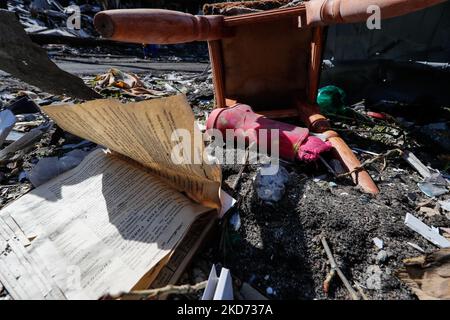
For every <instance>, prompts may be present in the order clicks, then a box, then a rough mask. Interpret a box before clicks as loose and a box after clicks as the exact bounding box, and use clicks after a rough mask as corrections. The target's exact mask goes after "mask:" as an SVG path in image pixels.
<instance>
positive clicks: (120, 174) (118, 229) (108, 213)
mask: <svg viewBox="0 0 450 320" xmlns="http://www.w3.org/2000/svg"><path fill="white" fill-rule="evenodd" d="M210 210H211V209H210V208H207V207H204V206H201V205H199V204H196V203H195V202H193V201H192V200H190V199H189V198H187V197H186V196H184V195H183V194H182V193H180V192H178V191H176V190H175V189H172V188H171V187H169V186H168V185H167V183H165V182H164V181H163V180H161V179H160V178H158V177H156V176H154V175H151V174H148V173H146V172H144V171H142V170H141V169H140V168H139V167H136V166H133V165H131V164H129V163H128V162H126V161H123V160H121V159H119V158H117V157H115V156H113V155H110V154H107V153H105V151H104V150H101V149H97V150H95V151H93V152H92V153H91V154H89V155H88V156H87V157H86V158H85V159H84V160H83V162H82V163H81V164H80V165H79V166H78V167H76V168H74V169H72V170H71V171H68V172H66V173H64V174H62V175H61V176H58V177H56V178H55V179H53V180H51V181H49V182H47V183H46V184H44V185H42V186H39V187H38V188H37V189H35V190H33V191H31V192H29V193H28V194H26V195H24V196H23V197H21V198H20V199H18V200H16V201H15V202H13V203H11V204H10V205H8V206H7V207H5V208H4V209H3V210H2V211H0V216H8V215H9V216H11V217H12V218H13V219H14V220H15V222H16V223H17V225H18V226H19V227H20V228H21V229H22V230H23V232H24V234H25V235H29V234H32V235H37V237H36V239H34V240H33V241H32V242H31V244H30V245H29V246H27V247H26V250H27V252H28V253H29V254H30V255H31V256H32V257H35V258H36V260H39V261H41V262H42V268H45V270H47V271H46V274H47V275H48V274H49V275H50V276H51V278H52V279H54V281H55V283H56V284H57V285H58V287H59V288H60V289H61V291H62V292H63V294H64V295H65V296H66V297H67V298H68V299H97V298H99V297H100V296H102V295H103V294H106V293H117V292H119V291H129V290H130V289H132V288H133V287H134V286H135V285H136V284H137V283H138V282H139V280H140V279H141V278H142V277H143V276H144V275H145V274H147V272H148V271H149V270H151V269H152V268H153V267H155V266H156V265H157V264H158V263H159V262H160V261H161V260H163V259H164V258H165V257H166V256H167V255H169V254H170V253H171V252H172V251H173V249H174V248H175V247H176V246H177V244H178V243H179V242H180V240H181V239H183V237H184V235H185V234H186V232H187V231H188V230H189V228H190V226H191V225H192V223H193V222H194V221H195V220H196V219H197V218H198V217H199V216H200V215H201V214H203V213H206V212H208V211H210Z"/></svg>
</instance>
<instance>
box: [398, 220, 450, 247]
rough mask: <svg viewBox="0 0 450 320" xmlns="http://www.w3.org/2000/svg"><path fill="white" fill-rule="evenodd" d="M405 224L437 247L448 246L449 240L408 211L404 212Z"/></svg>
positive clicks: (449, 245)
mask: <svg viewBox="0 0 450 320" xmlns="http://www.w3.org/2000/svg"><path fill="white" fill-rule="evenodd" d="M405 225H406V226H407V227H409V228H410V229H412V230H414V231H415V232H417V233H419V234H420V235H421V236H422V237H424V238H425V239H427V240H428V241H430V242H432V243H433V244H434V245H436V246H438V247H439V248H450V241H449V240H447V239H445V238H444V237H443V236H441V235H440V234H439V233H437V232H435V231H433V229H432V228H430V227H429V226H427V225H426V224H425V223H423V222H422V221H420V220H419V219H417V218H416V217H414V216H413V215H412V214H410V213H407V214H406V217H405Z"/></svg>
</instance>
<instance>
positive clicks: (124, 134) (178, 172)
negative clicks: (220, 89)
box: [43, 95, 221, 208]
mask: <svg viewBox="0 0 450 320" xmlns="http://www.w3.org/2000/svg"><path fill="white" fill-rule="evenodd" d="M43 110H44V112H45V113H47V114H48V115H49V116H50V117H51V118H52V119H53V120H55V121H56V123H57V124H58V125H59V126H60V127H61V128H63V129H64V130H66V131H69V132H71V133H73V134H75V135H77V136H80V137H83V138H85V139H87V140H90V141H93V142H96V143H97V144H100V145H103V146H106V147H108V148H109V149H111V150H113V151H115V152H117V153H120V154H122V155H124V156H127V157H129V158H131V159H133V160H135V161H137V162H139V163H141V164H142V165H144V166H146V167H148V168H150V169H151V170H152V171H153V172H155V173H157V174H158V175H159V176H161V177H164V178H165V179H167V180H168V181H170V182H171V185H172V186H174V187H176V188H177V189H178V190H180V191H184V192H186V193H187V194H188V195H189V196H190V197H191V198H193V199H195V200H196V201H198V202H200V203H202V204H204V205H207V206H210V207H214V208H219V207H220V200H219V188H220V182H221V171H220V167H219V166H218V165H210V164H206V163H204V162H203V158H202V153H203V149H204V144H203V141H202V140H201V137H202V135H201V132H200V131H199V129H198V128H197V127H196V126H195V118H194V114H193V112H192V109H191V107H190V106H189V103H188V102H187V100H186V97H185V96H184V95H178V96H172V97H168V98H161V99H153V100H146V101H141V102H136V103H126V104H123V103H121V102H120V101H118V100H114V99H102V100H93V101H89V102H86V103H83V104H79V105H51V106H45V107H43ZM176 129H184V130H187V131H188V132H189V133H190V137H191V139H192V140H191V141H192V143H190V144H189V146H190V147H191V150H190V151H191V152H190V153H189V152H185V153H183V154H182V157H183V159H184V160H186V157H188V156H190V160H191V161H180V162H183V163H182V164H177V163H174V162H173V161H172V156H171V154H172V151H173V150H174V148H175V147H176V146H179V145H180V141H181V140H182V139H181V138H179V136H177V135H175V136H173V137H174V139H172V134H173V132H174V131H175V130H176ZM195 138H197V140H196V141H197V143H196V144H194V143H193V142H194V139H195ZM198 142H200V143H198ZM178 159H179V158H178ZM195 163H197V164H195Z"/></svg>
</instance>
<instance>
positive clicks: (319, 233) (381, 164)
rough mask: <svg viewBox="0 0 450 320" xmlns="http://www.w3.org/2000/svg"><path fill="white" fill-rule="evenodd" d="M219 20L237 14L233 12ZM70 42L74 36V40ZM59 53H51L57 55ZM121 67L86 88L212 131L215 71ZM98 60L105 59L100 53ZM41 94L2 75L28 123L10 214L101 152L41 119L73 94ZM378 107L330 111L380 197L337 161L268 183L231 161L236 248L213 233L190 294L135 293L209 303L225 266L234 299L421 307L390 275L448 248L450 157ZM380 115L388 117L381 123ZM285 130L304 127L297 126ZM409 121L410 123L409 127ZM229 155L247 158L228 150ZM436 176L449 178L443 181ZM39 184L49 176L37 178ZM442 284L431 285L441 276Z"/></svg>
mask: <svg viewBox="0 0 450 320" xmlns="http://www.w3.org/2000/svg"><path fill="white" fill-rule="evenodd" d="M280 2H282V1H280ZM288 2H289V1H286V3H288ZM17 8H21V7H20V6H18V7H17ZM23 10H25V9H23ZM47 10H48V9H47ZM51 10H54V11H57V12H59V13H58V14H55V15H54V16H53V18H54V19H62V17H63V11H61V10H59V9H57V10H55V9H51ZM252 10H253V9H252ZM18 11H20V10H19V9H18ZM25 11H26V10H25ZM243 12H244V11H241V12H240V13H243ZM60 13H61V15H60ZM221 13H225V14H232V12H228V11H222V12H221ZM40 14H42V10H41V13H40ZM51 14H53V13H52V12H50V15H51ZM26 16H27V13H26V12H23V13H22V14H21V20H22V23H24V21H28V22H27V23H29V24H30V29H29V30H28V31H31V30H32V29H33V28H34V32H38V33H43V32H44V33H45V30H44V29H42V30H41V31H39V30H40V29H39V28H38V27H45V28H47V29H48V26H39V25H38V24H34V22H31V21H29V20H27V18H24V17H26ZM59 16H60V17H61V18H58V17H59ZM66 16H67V14H66ZM29 19H31V18H29ZM52 32H53V31H52ZM58 32H59V31H58ZM70 33H71V34H72V35H73V33H72V32H70ZM63 34H64V35H65V36H68V34H66V33H65V32H64V33H63ZM76 36H77V37H78V36H84V35H80V34H76ZM58 48H59V47H56V49H55V48H53V49H52V48H47V49H48V50H49V52H50V51H52V50H53V52H57V50H59V49H58ZM64 50H67V51H65V54H67V56H68V57H69V58H70V57H72V58H73V59H79V58H80V57H79V56H77V55H78V54H79V55H80V56H81V55H84V54H85V53H79V52H77V51H75V49H73V48H72V49H71V48H66V49H64ZM72 50H73V51H72ZM67 56H66V57H67ZM112 58H114V59H116V60H114V59H112V60H111V62H110V63H111V64H112V65H113V66H114V68H113V69H111V68H110V67H108V66H105V68H104V70H103V71H102V72H101V73H95V74H93V73H86V74H85V75H84V76H83V77H82V78H83V79H84V82H85V83H86V84H87V86H88V87H91V88H93V89H94V90H95V91H97V92H100V93H101V95H103V96H104V97H107V98H117V99H119V100H121V101H122V102H133V101H141V100H148V99H155V98H158V97H161V96H171V95H174V94H179V93H184V94H186V95H187V99H188V101H189V102H190V104H191V106H192V108H193V112H194V114H195V116H196V118H197V120H201V121H203V122H204V120H205V119H206V118H208V117H207V116H206V117H205V112H206V113H207V114H208V115H209V114H210V113H211V111H212V108H213V106H214V95H213V79H212V73H211V70H210V69H208V68H206V69H205V71H204V72H186V71H170V72H166V71H164V70H163V71H158V70H141V72H137V71H136V70H134V71H124V70H126V69H123V70H122V68H123V65H125V64H130V63H132V62H130V61H131V60H132V59H133V58H129V57H127V56H120V55H118V56H117V57H114V56H112ZM93 59H99V58H98V57H96V56H94V58H93ZM158 59H161V60H160V61H163V59H166V58H164V56H161V57H159V58H158ZM194 59H195V58H194ZM177 60H178V59H173V58H171V57H168V58H167V59H166V61H163V63H167V64H168V65H170V68H175V69H176V68H177V62H176V61H177ZM99 61H100V60H99ZM103 61H104V60H103ZM136 61H138V60H136ZM163 68H164V66H163ZM41 89H43V90H44V91H47V90H48V89H45V88H41ZM41 89H38V88H35V87H32V86H30V85H27V84H24V83H22V82H20V81H18V80H17V79H15V78H13V77H12V76H9V75H6V76H5V75H0V102H1V105H2V106H3V110H7V109H10V110H11V111H12V112H13V114H15V120H16V121H17V122H18V123H16V124H15V126H13V128H12V131H11V132H10V133H9V135H8V136H7V137H6V140H5V142H4V145H3V146H2V149H3V150H1V151H0V155H2V162H1V164H0V166H1V171H0V172H1V175H0V180H1V184H0V195H1V206H4V205H6V204H9V203H11V202H12V201H14V200H15V199H16V198H19V197H21V196H23V195H24V194H26V193H27V192H29V191H30V190H32V189H33V187H34V186H37V185H40V184H41V183H43V182H45V181H47V180H49V179H50V178H51V177H54V176H56V175H58V174H59V173H62V172H63V171H65V170H66V168H69V167H72V166H74V165H76V163H77V162H78V160H80V159H81V156H82V155H84V154H85V153H86V152H87V151H91V150H92V149H94V148H95V147H96V144H95V143H93V142H91V141H89V140H84V139H81V138H79V137H75V136H73V135H71V134H69V133H67V132H64V131H63V130H61V129H60V128H59V127H57V126H55V125H51V121H49V120H48V118H47V117H46V116H44V115H42V114H41V113H40V107H41V106H44V105H48V104H51V103H66V104H67V103H76V102H78V101H77V100H76V99H73V95H69V96H72V97H71V98H67V97H62V96H60V95H59V94H57V95H53V94H49V93H47V92H43V91H41ZM405 105H408V104H405ZM373 107H374V104H373V103H372V102H371V101H362V102H359V103H358V104H356V105H350V106H345V109H344V110H345V111H343V112H330V115H329V118H330V122H331V128H332V129H333V130H335V131H336V132H339V134H340V136H342V137H343V139H345V141H346V142H347V143H348V144H349V146H350V147H351V150H353V151H354V154H356V156H357V158H358V159H359V160H360V161H361V163H362V164H364V168H365V169H366V170H367V172H368V173H369V174H370V176H371V177H372V178H373V180H374V181H375V182H376V184H377V185H378V186H379V188H380V193H379V194H378V195H377V196H367V195H365V194H363V193H362V192H360V189H358V187H355V186H353V185H351V181H350V179H348V174H347V175H345V172H344V170H345V168H343V165H342V163H340V162H339V161H337V160H336V159H332V158H330V156H329V155H328V154H324V155H323V157H322V159H321V160H320V161H318V162H315V163H300V162H291V161H289V162H282V165H281V166H280V169H279V171H278V174H277V175H275V176H263V175H261V167H260V166H258V165H253V164H248V163H247V161H244V163H245V164H242V163H240V164H236V165H232V164H224V165H223V166H222V169H223V177H222V182H223V186H224V187H225V188H226V189H227V191H229V192H230V194H231V193H232V194H233V195H234V197H236V198H237V199H238V201H237V203H236V204H235V208H234V209H233V210H231V211H230V212H229V213H227V214H225V215H224V219H223V220H221V222H220V223H221V225H220V227H222V225H226V226H227V227H223V230H224V231H223V233H224V235H223V237H224V238H225V239H226V240H224V242H226V245H224V246H221V245H219V242H221V240H219V239H218V238H221V236H218V235H217V234H213V236H212V238H211V240H210V241H208V242H207V243H205V247H204V248H203V249H202V250H201V251H200V252H199V253H198V254H197V255H196V256H195V257H194V259H193V263H192V266H189V267H187V269H186V272H185V273H184V274H183V275H182V277H181V279H180V280H179V282H178V284H180V286H175V287H171V289H169V288H167V287H163V290H156V291H140V292H134V293H131V292H128V293H126V294H127V295H130V296H132V295H133V294H134V295H135V296H138V297H141V298H143V297H144V298H150V297H153V298H154V297H161V296H164V295H167V294H168V293H170V294H172V295H173V296H175V297H176V298H177V299H178V298H180V297H182V298H183V299H184V298H187V299H199V298H201V296H202V290H204V288H205V286H206V283H203V281H204V280H205V278H206V275H207V274H208V271H209V267H210V266H211V264H213V263H217V262H219V264H220V265H221V266H223V267H224V268H223V269H228V270H229V271H230V272H231V273H232V275H233V277H232V279H233V281H231V280H228V282H227V286H228V290H229V285H230V283H232V286H233V287H234V289H235V293H237V294H235V296H234V297H233V298H235V299H249V298H250V297H251V298H252V299H266V298H270V299H351V298H355V296H354V294H355V295H356V296H357V297H358V298H359V299H415V297H416V296H415V294H417V295H418V296H419V297H423V295H422V296H421V293H420V291H417V290H416V289H413V291H411V290H409V289H408V288H406V287H405V286H404V285H402V283H401V281H400V279H401V278H398V277H396V276H394V275H393V272H392V271H391V270H397V269H398V268H400V267H401V266H403V260H404V259H405V258H409V257H411V256H414V255H416V254H417V251H420V252H422V253H424V254H425V253H426V254H427V255H430V254H431V255H432V254H433V252H435V250H436V246H435V244H436V243H437V244H440V245H441V246H442V245H443V244H444V245H445V244H446V243H447V242H444V241H445V240H446V239H445V236H448V234H446V233H445V232H443V231H441V232H442V234H443V236H440V235H439V234H438V233H437V232H436V231H435V230H436V229H435V228H434V229H433V228H431V227H429V226H435V227H436V228H437V229H438V230H439V229H440V230H448V227H450V222H449V221H450V219H449V217H450V216H449V215H448V212H447V211H449V209H448V205H447V203H448V201H449V200H448V195H447V192H448V185H447V181H445V179H446V174H448V159H449V158H448V156H447V155H446V154H445V152H444V151H443V150H441V149H437V148H433V147H431V146H430V145H428V144H427V143H424V142H423V139H424V138H425V139H429V138H430V137H426V136H425V135H424V136H423V137H420V138H421V139H418V138H417V137H416V136H415V133H417V130H416V129H417V128H418V127H421V125H420V122H417V121H416V120H413V119H408V120H405V121H404V122H403V121H399V120H398V119H397V118H398V117H391V116H390V114H389V112H388V111H389V110H386V109H383V111H380V110H378V109H376V110H377V111H372V110H371V108H373ZM2 112H4V111H2ZM374 113H378V114H382V115H383V117H381V118H380V117H375V118H371V115H373V114H374ZM30 114H31V115H30ZM283 121H286V122H291V121H292V122H294V123H295V124H297V122H295V121H293V119H284V120H283ZM406 122H410V123H411V125H410V126H408V125H405V124H406ZM432 123H434V124H439V125H431V126H426V125H425V126H423V127H426V130H432V131H430V132H433V133H431V134H429V135H428V136H430V135H434V134H435V132H434V131H433V130H438V131H440V132H443V131H445V125H444V124H445V123H443V122H442V119H441V118H437V119H434V120H433V122H432ZM444 133H445V132H444ZM318 137H320V136H318ZM442 139H443V140H442ZM430 140H433V139H430ZM442 142H446V141H445V136H444V137H443V138H441V143H442ZM5 145H6V146H5ZM390 150H400V151H401V153H397V152H396V154H395V157H394V153H391V154H390V155H391V156H389V157H387V156H385V155H386V154H387V153H388V152H389V151H390ZM227 151H230V152H237V151H236V150H235V149H234V148H233V147H230V146H229V147H228V148H227ZM72 155H75V156H77V155H79V156H80V158H79V157H75V159H73V158H72V159H71V160H75V162H71V163H69V164H67V163H61V161H63V162H64V160H63V159H64V158H65V157H68V156H69V157H71V156H72ZM397 155H401V158H400V157H397ZM446 157H447V158H446ZM375 158H376V161H374V159H375ZM402 158H403V159H402ZM61 165H62V167H60V166H61ZM409 165H410V166H411V167H410V166H409ZM432 168H436V169H439V170H440V172H439V173H436V172H437V171H436V169H432ZM36 170H37V171H36ZM33 171H34V174H33ZM345 171H346V170H345ZM42 174H44V175H43V176H42ZM343 174H344V175H345V176H342V175H343ZM33 176H34V178H33ZM36 177H39V179H37V181H36ZM315 177H316V178H317V177H321V178H320V179H315ZM442 179H444V180H442ZM436 188H437V189H436ZM436 190H438V192H435V191H436ZM423 191H425V192H423ZM444 191H445V192H444ZM407 214H410V215H411V216H412V214H414V216H416V217H417V218H418V219H419V220H420V221H422V224H420V225H419V224H418V223H417V222H416V220H414V219H413V218H411V216H407V218H408V219H407V220H408V225H412V226H413V228H414V230H415V231H417V230H419V231H418V232H419V233H418V232H413V231H412V230H410V229H409V228H408V227H407V226H405V225H404V217H405V215H407ZM411 221H413V222H411ZM424 225H425V227H426V229H424V228H425V227H424ZM446 228H447V229H446ZM424 230H425V232H424ZM438 232H439V231H438ZM324 234H326V236H327V240H328V243H329V244H330V245H331V248H329V249H330V251H331V249H332V254H331V256H332V257H333V259H334V260H335V261H334V264H333V265H332V266H331V267H327V263H328V262H327V261H329V260H330V257H329V256H328V253H324V248H323V244H322V243H321V239H323V238H322V237H323V235H324ZM423 234H424V235H425V236H426V238H424V236H423ZM429 239H431V242H430V241H429ZM443 239H444V240H443ZM447 241H448V240H447ZM433 266H434V265H433ZM336 267H338V268H340V269H341V272H342V273H343V274H344V278H345V279H346V283H345V284H344V283H342V282H341V281H339V279H337V278H336V279H334V280H333V281H329V282H328V286H327V289H326V290H324V281H325V280H326V279H327V277H328V276H329V275H330V274H331V272H329V271H332V270H336ZM411 268H419V269H426V268H425V266H424V265H423V264H414V265H413V266H412V265H409V264H407V269H409V271H411V270H413V269H411ZM223 269H222V270H223ZM414 270H416V269H414ZM428 271H431V269H429V270H427V271H426V272H428ZM409 273H410V276H409V277H410V278H412V281H413V282H416V283H418V282H419V280H420V279H419V280H417V279H413V276H411V274H413V272H409ZM269 274H270V277H268V275H269ZM434 275H435V274H433V279H436V278H435V277H434ZM332 277H334V276H332ZM230 278H231V277H230ZM437 281H441V280H440V279H438V280H437ZM187 283H191V284H193V285H186V284H187ZM195 283H197V285H195ZM239 283H242V286H239ZM224 287H225V286H224ZM149 290H154V288H153V289H149ZM421 290H422V291H424V290H425V289H424V288H421ZM5 291H6V290H4V291H3V293H1V292H2V290H1V286H0V296H1V295H4V296H6V297H8V294H7V293H5ZM261 292H262V293H265V294H267V297H264V296H263V295H262V294H261ZM418 292H419V293H418ZM414 293H415V294H414ZM427 294H429V292H427ZM125 296H126V295H125V294H123V293H121V294H118V295H115V296H114V295H113V298H119V297H125ZM173 296H171V297H172V298H173ZM227 296H228V297H230V294H229V293H228V295H227ZM433 297H435V296H433ZM442 297H443V296H442V295H440V296H439V298H442ZM110 298H111V297H110ZM0 299H3V297H0Z"/></svg>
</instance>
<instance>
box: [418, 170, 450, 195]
mask: <svg viewBox="0 0 450 320" xmlns="http://www.w3.org/2000/svg"><path fill="white" fill-rule="evenodd" d="M417 185H418V186H419V189H420V190H421V191H422V192H423V193H424V194H426V195H427V196H429V197H430V198H433V197H437V196H440V195H443V194H445V193H447V192H448V189H447V180H445V178H444V177H442V175H441V174H440V173H432V174H431V175H430V176H429V177H427V178H425V179H424V181H423V182H419V183H417Z"/></svg>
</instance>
